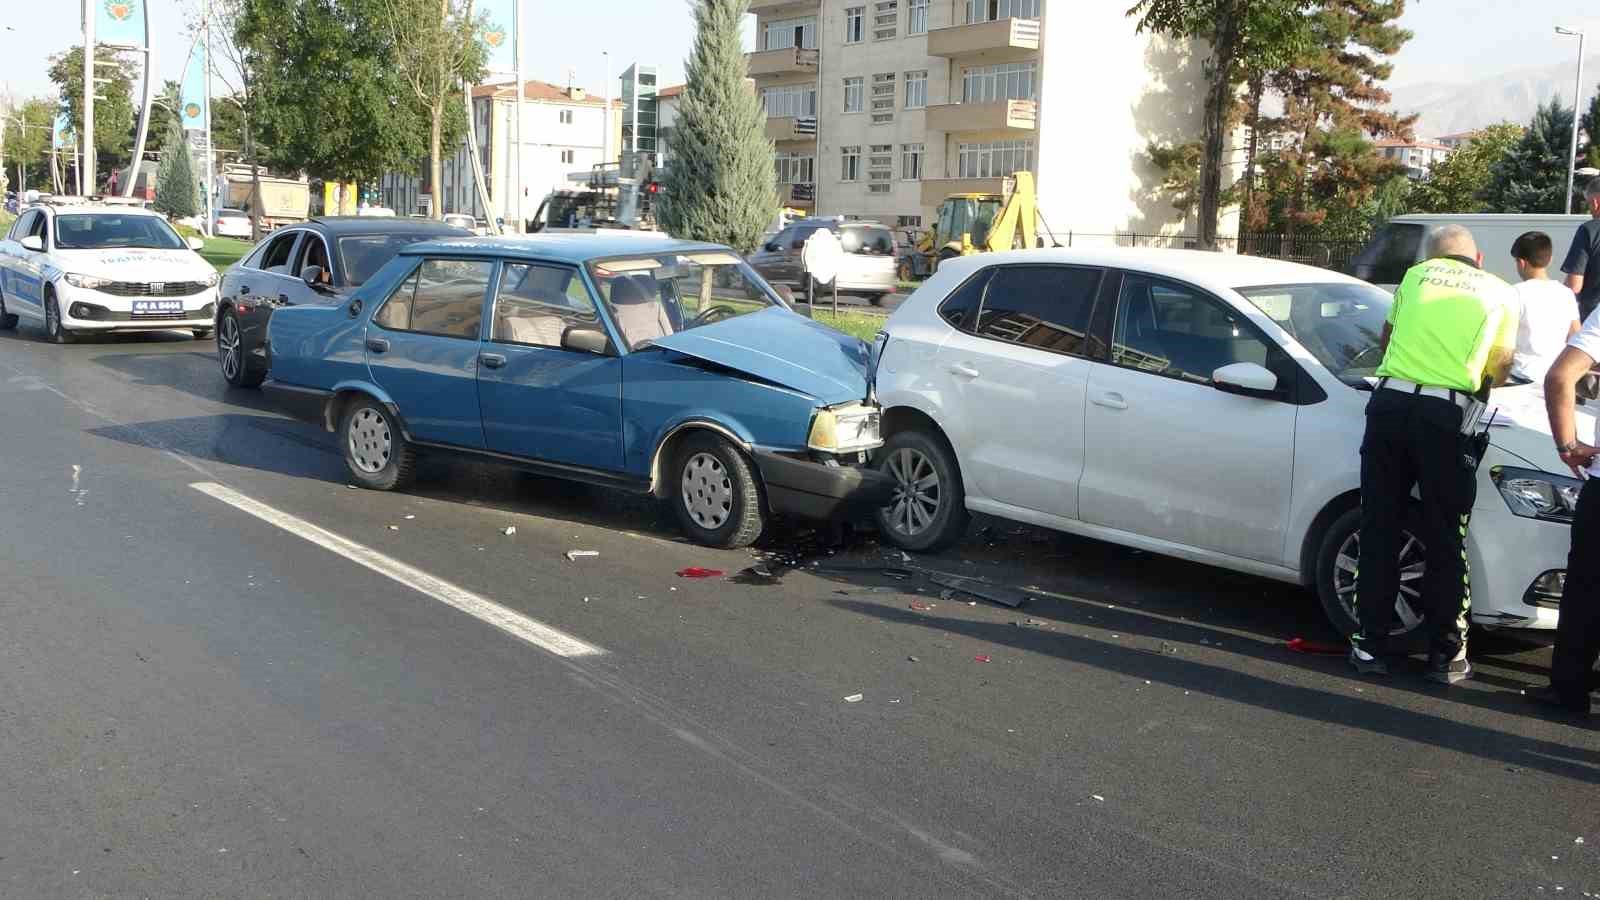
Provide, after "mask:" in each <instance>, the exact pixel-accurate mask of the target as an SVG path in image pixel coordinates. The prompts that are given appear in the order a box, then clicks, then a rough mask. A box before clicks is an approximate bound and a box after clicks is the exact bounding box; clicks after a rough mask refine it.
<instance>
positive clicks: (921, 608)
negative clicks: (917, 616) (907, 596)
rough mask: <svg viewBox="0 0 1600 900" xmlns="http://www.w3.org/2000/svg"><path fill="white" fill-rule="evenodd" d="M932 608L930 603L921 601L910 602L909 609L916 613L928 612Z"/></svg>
mask: <svg viewBox="0 0 1600 900" xmlns="http://www.w3.org/2000/svg"><path fill="white" fill-rule="evenodd" d="M933 606H934V605H933V604H932V603H924V602H923V601H921V600H913V601H911V608H912V609H914V610H916V611H917V612H928V611H929V610H931V609H933Z"/></svg>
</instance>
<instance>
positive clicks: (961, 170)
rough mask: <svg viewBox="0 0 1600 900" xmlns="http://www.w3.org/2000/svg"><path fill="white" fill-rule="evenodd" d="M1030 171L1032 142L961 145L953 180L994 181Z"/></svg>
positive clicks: (993, 142)
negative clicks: (977, 179) (989, 179)
mask: <svg viewBox="0 0 1600 900" xmlns="http://www.w3.org/2000/svg"><path fill="white" fill-rule="evenodd" d="M1032 168H1033V141H1032V140H1016V141H985V142H983V143H976V144H962V145H960V148H959V152H958V153H957V154H956V177H957V178H997V177H1002V176H1006V175H1010V174H1011V173H1013V172H1020V171H1023V170H1030V169H1032Z"/></svg>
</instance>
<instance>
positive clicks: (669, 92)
mask: <svg viewBox="0 0 1600 900" xmlns="http://www.w3.org/2000/svg"><path fill="white" fill-rule="evenodd" d="M683 87H684V86H683V85H681V84H675V85H673V86H672V87H664V88H662V89H661V90H659V91H656V99H658V100H670V99H672V98H673V97H681V96H683Z"/></svg>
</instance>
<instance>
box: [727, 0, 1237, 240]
mask: <svg viewBox="0 0 1600 900" xmlns="http://www.w3.org/2000/svg"><path fill="white" fill-rule="evenodd" d="M1129 5H1130V4H1128V3H1120V2H1118V3H1113V2H1109V0H1107V2H1095V3H1071V4H1069V3H1067V2H1065V0H753V2H752V3H751V11H752V12H753V13H755V15H756V17H757V22H756V49H755V51H754V52H752V53H751V54H750V55H749V72H750V76H751V77H752V78H753V79H754V81H755V83H756V86H757V88H758V89H759V90H760V91H761V94H762V97H763V101H764V102H765V105H766V108H767V115H768V119H767V135H768V137H770V138H772V140H773V141H774V142H775V143H774V149H775V157H776V158H775V161H774V165H775V166H776V168H777V172H778V180H779V182H780V193H781V194H782V195H783V197H784V198H785V199H786V200H788V201H789V202H790V204H791V205H793V206H797V207H801V208H805V209H810V210H814V211H815V212H818V213H821V214H827V215H832V214H843V215H847V216H853V217H859V218H864V219H873V220H877V221H881V222H885V223H887V224H890V225H902V226H915V225H920V226H923V227H931V226H932V225H933V224H934V223H933V217H934V214H935V210H936V209H937V207H938V205H939V203H940V202H941V201H942V200H943V199H944V197H945V196H947V195H948V194H950V193H956V192H996V193H998V192H999V191H1000V190H1001V188H1002V183H1003V180H1004V178H1005V177H1006V176H1007V175H1009V174H1010V173H1012V172H1014V171H1018V170H1029V171H1032V172H1033V173H1034V174H1035V176H1036V180H1037V182H1038V186H1039V194H1040V208H1041V211H1042V212H1043V214H1044V216H1045V219H1046V221H1047V222H1048V223H1049V225H1050V228H1051V229H1052V230H1053V231H1055V232H1058V233H1063V234H1060V235H1059V236H1060V237H1061V239H1062V240H1063V242H1065V235H1064V232H1066V231H1074V232H1078V233H1080V234H1085V235H1107V236H1109V235H1112V234H1118V233H1120V234H1126V233H1130V232H1132V233H1138V234H1155V233H1166V234H1171V233H1182V232H1184V231H1185V230H1186V228H1185V225H1186V223H1185V222H1184V221H1182V219H1181V217H1179V216H1178V214H1177V213H1175V212H1174V211H1173V210H1172V207H1171V204H1170V203H1169V202H1168V200H1167V199H1166V198H1165V197H1162V196H1159V195H1158V194H1157V193H1156V191H1155V187H1154V186H1155V184H1156V183H1157V181H1158V179H1157V177H1156V174H1155V173H1154V172H1153V171H1152V170H1151V169H1150V167H1149V165H1148V163H1147V162H1145V159H1144V153H1145V150H1146V148H1147V147H1148V145H1149V144H1150V142H1151V141H1160V142H1180V141H1185V140H1193V139H1196V138H1198V137H1199V135H1200V125H1201V119H1200V108H1199V101H1200V98H1201V95H1202V92H1203V89H1204V79H1203V75H1202V73H1201V68H1200V59H1199V58H1198V56H1197V55H1196V53H1194V52H1193V48H1191V47H1188V46H1186V45H1176V44H1170V43H1168V42H1166V41H1163V40H1161V39H1152V38H1150V37H1149V36H1145V35H1139V34H1137V33H1135V30H1134V22H1133V20H1131V19H1129V18H1128V17H1127V16H1126V14H1125V13H1126V10H1127V7H1128V6H1129ZM1047 6H1048V7H1053V8H1047ZM1234 227H1235V222H1234V221H1233V220H1232V219H1230V220H1228V221H1225V222H1224V223H1223V228H1222V232H1223V233H1225V234H1226V233H1229V232H1231V231H1232V230H1233V229H1234Z"/></svg>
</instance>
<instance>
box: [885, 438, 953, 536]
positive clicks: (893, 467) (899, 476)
mask: <svg viewBox="0 0 1600 900" xmlns="http://www.w3.org/2000/svg"><path fill="white" fill-rule="evenodd" d="M889 475H890V477H892V478H893V479H894V498H893V499H892V500H890V501H889V506H888V510H889V514H888V520H889V527H891V528H893V529H894V530H895V531H896V532H899V533H900V534H903V535H906V536H907V537H914V536H916V535H919V534H921V533H922V532H924V531H927V530H928V528H929V527H930V526H932V525H933V521H934V517H936V516H937V515H938V514H939V503H940V501H941V499H942V497H943V494H942V492H941V491H940V490H939V470H938V469H936V468H934V465H933V460H931V459H929V458H928V457H927V456H926V455H924V454H923V453H920V452H918V451H917V450H914V449H912V448H910V447H901V448H900V449H898V450H896V451H894V454H893V455H892V456H890V457H889Z"/></svg>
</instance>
